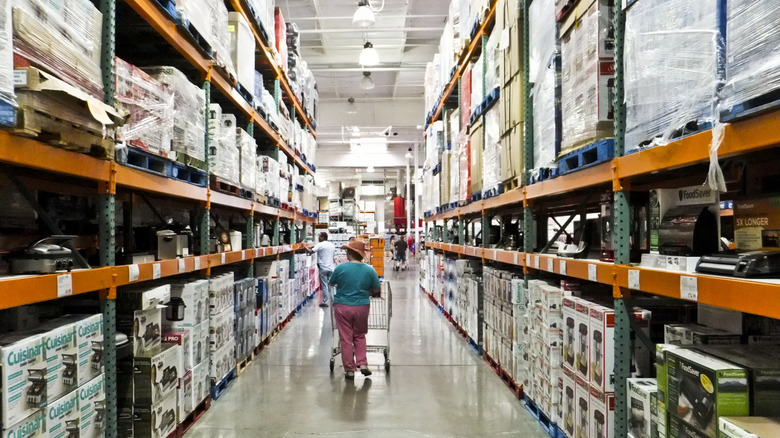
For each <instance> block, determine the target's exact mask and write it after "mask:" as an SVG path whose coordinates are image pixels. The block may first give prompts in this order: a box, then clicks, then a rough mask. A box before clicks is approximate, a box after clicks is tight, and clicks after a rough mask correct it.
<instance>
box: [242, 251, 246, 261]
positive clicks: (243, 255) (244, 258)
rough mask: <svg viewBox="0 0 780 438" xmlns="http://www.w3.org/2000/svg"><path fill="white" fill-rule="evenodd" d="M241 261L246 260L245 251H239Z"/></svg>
mask: <svg viewBox="0 0 780 438" xmlns="http://www.w3.org/2000/svg"><path fill="white" fill-rule="evenodd" d="M241 260H246V251H241Z"/></svg>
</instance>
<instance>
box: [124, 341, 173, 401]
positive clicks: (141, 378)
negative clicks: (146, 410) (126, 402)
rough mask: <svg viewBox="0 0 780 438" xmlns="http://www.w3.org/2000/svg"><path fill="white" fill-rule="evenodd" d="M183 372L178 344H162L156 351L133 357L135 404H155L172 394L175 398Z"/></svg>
mask: <svg viewBox="0 0 780 438" xmlns="http://www.w3.org/2000/svg"><path fill="white" fill-rule="evenodd" d="M183 374H184V373H183V372H182V359H181V347H180V346H178V345H175V344H167V343H166V344H162V348H160V349H159V350H158V351H157V352H155V353H147V354H143V355H139V356H136V357H135V358H134V359H133V383H134V385H135V400H134V403H135V405H136V406H139V405H146V406H149V405H154V404H157V403H159V402H160V401H161V400H162V399H164V398H166V397H169V396H170V395H171V394H173V396H174V398H175V397H176V388H178V387H179V378H180V377H181V376H182V375H183Z"/></svg>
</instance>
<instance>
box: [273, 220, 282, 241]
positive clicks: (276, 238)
mask: <svg viewBox="0 0 780 438" xmlns="http://www.w3.org/2000/svg"><path fill="white" fill-rule="evenodd" d="M280 220H281V219H276V220H275V221H274V238H273V241H272V244H273V246H279V221H280Z"/></svg>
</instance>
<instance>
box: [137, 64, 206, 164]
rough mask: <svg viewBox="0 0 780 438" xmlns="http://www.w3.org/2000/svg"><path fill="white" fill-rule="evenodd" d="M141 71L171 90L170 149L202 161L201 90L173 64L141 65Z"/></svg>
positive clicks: (202, 102) (203, 107)
mask: <svg viewBox="0 0 780 438" xmlns="http://www.w3.org/2000/svg"><path fill="white" fill-rule="evenodd" d="M144 71H146V72H147V73H149V74H150V75H151V76H152V77H153V78H155V79H157V80H158V81H160V83H162V84H163V86H165V88H166V89H167V90H168V91H169V92H171V93H173V97H174V100H173V101H174V105H173V112H174V113H173V143H172V145H171V148H172V149H173V151H175V152H177V153H182V154H187V155H188V156H190V157H192V158H195V159H196V160H201V161H203V160H205V157H206V145H205V136H206V126H205V124H206V122H205V120H204V117H203V111H205V108H206V95H205V93H204V92H203V90H201V89H200V87H198V86H196V85H194V84H193V83H192V82H190V80H189V79H187V76H185V75H184V73H182V72H180V71H179V70H177V69H175V68H174V67H149V68H144Z"/></svg>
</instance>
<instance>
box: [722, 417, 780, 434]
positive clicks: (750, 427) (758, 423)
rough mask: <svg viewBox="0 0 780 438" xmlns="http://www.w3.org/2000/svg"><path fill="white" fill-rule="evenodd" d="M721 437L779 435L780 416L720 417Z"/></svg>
mask: <svg viewBox="0 0 780 438" xmlns="http://www.w3.org/2000/svg"><path fill="white" fill-rule="evenodd" d="M719 426H720V427H719V428H718V430H719V432H720V437H721V438H769V437H773V436H777V431H778V430H780V418H777V417H773V418H768V417H720V425H719Z"/></svg>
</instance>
